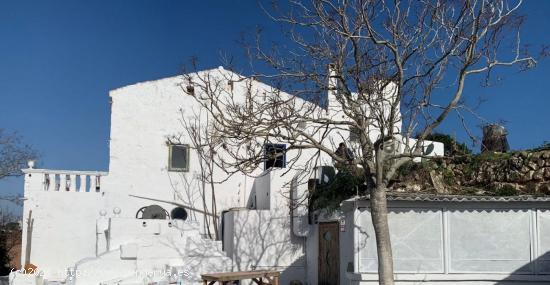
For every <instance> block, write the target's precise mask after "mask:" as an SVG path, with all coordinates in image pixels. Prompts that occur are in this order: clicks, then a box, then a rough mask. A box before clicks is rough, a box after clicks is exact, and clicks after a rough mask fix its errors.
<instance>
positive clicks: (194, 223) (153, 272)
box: [12, 68, 443, 284]
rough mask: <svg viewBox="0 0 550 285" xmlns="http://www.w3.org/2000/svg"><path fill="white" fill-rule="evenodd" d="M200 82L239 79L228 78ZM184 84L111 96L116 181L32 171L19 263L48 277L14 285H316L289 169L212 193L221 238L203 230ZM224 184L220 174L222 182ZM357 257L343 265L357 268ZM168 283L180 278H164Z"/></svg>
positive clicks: (202, 189) (166, 82)
mask: <svg viewBox="0 0 550 285" xmlns="http://www.w3.org/2000/svg"><path fill="white" fill-rule="evenodd" d="M204 73H211V74H213V75H215V76H220V75H224V76H229V77H233V76H236V77H238V75H236V74H233V73H231V72H229V71H226V70H224V69H223V68H219V69H214V70H208V71H204ZM183 81H184V80H183V78H182V77H180V76H176V77H170V78H165V79H160V80H155V81H148V82H143V83H138V84H135V85H130V86H126V87H122V88H119V89H116V90H113V91H111V92H110V94H109V95H110V97H111V100H112V103H111V110H112V112H111V134H110V162H109V171H108V172H94V171H69V170H49V169H34V168H32V167H30V168H29V169H25V170H24V172H25V203H24V225H23V254H22V256H23V257H22V259H23V260H22V263H23V264H26V263H32V264H34V265H36V266H37V267H38V270H39V271H40V272H43V276H42V277H39V278H37V279H35V277H32V276H28V275H22V274H13V275H12V281H13V282H14V283H13V284H22V283H25V282H30V283H31V284H32V283H34V282H37V281H38V282H40V280H43V279H45V280H49V281H65V282H72V283H76V284H100V283H102V284H115V283H116V284H143V283H150V282H158V281H166V282H169V281H170V282H175V281H176V279H178V278H180V279H182V278H183V279H184V280H192V281H194V282H197V281H199V280H198V278H199V276H200V273H207V272H219V271H241V270H253V269H266V268H269V269H277V270H280V271H282V272H283V275H282V284H288V283H289V281H290V280H300V281H301V282H302V283H304V284H305V283H307V284H317V280H319V277H318V276H319V275H318V274H319V272H318V271H319V270H318V269H319V267H318V264H317V256H318V253H317V252H318V251H319V250H320V249H318V246H319V241H318V238H317V237H318V236H319V232H318V231H319V230H321V229H318V226H317V225H316V224H313V225H310V224H309V223H308V217H307V215H308V213H307V207H305V206H304V205H298V206H297V207H291V206H290V205H291V203H292V201H291V199H289V195H290V194H291V195H292V197H293V198H300V197H301V196H303V195H304V193H306V192H307V189H302V188H304V187H306V186H300V187H296V188H294V189H290V188H291V185H292V183H290V182H291V181H292V178H293V177H295V176H296V175H297V174H298V173H297V172H294V171H291V172H289V173H286V170H287V169H285V168H284V162H283V168H270V169H267V170H266V169H258V170H257V171H256V172H255V176H254V177H251V176H247V175H244V174H242V173H241V174H238V173H237V174H235V175H233V176H231V177H229V178H228V179H227V180H224V181H223V183H221V184H216V185H215V193H216V204H217V206H216V207H217V211H216V212H215V213H213V214H214V215H216V216H218V217H219V218H218V219H217V227H215V226H214V225H213V224H212V219H211V218H210V219H209V221H210V225H207V224H206V223H205V218H204V216H203V215H204V214H205V213H207V216H208V217H211V215H212V214H208V213H211V212H212V197H211V192H210V190H209V189H210V188H209V186H208V185H205V184H204V183H202V179H201V174H202V172H201V167H200V163H199V157H198V155H197V153H196V151H194V150H193V149H191V147H190V144H191V143H190V138H189V134H188V133H187V132H186V131H185V130H184V127H183V125H182V121H185V120H189V119H190V118H193V116H194V118H199V120H204V118H205V117H204V115H203V114H202V113H201V110H200V107H199V105H198V103H197V102H196V101H195V99H194V98H192V97H190V96H186V95H185V94H184V92H182V86H183V84H185V82H183ZM249 83H250V84H253V88H255V89H257V90H272V88H271V87H269V86H267V85H265V84H262V83H260V82H258V81H255V80H252V81H249ZM241 87H242V86H241ZM241 87H239V85H238V83H232V84H231V88H236V90H239V89H238V88H241ZM243 92H244V89H243ZM237 93H238V92H237ZM282 95H283V96H289V97H291V95H288V94H284V93H283V94H282ZM332 96H333V95H332ZM295 100H297V101H300V102H302V103H305V102H304V101H302V100H301V99H299V98H296V99H295ZM332 103H333V102H331V94H329V106H331V105H332ZM307 104H309V103H307ZM197 114H200V115H198V117H197V116H196V115H197ZM372 135H373V136H375V135H376V131H373V134H372ZM345 136H346V137H347V136H349V134H345ZM281 143H284V142H281ZM434 145H435V151H433V152H432V154H442V153H443V146H442V145H441V144H439V143H434ZM292 155H293V154H292V152H289V153H287V156H288V157H287V159H288V158H289V157H292ZM303 157H304V159H306V160H307V155H305V156H303ZM321 160H322V164H325V165H330V164H331V163H332V162H331V160H330V159H327V158H323V157H322V158H321ZM298 163H301V162H298ZM283 173H286V174H285V175H282V174H283ZM224 175H225V173H224V172H223V171H222V170H221V169H218V168H216V169H215V170H214V177H216V178H220V177H224ZM306 188H307V187H306ZM151 205H155V206H154V207H148V206H151ZM182 209H183V210H182ZM184 210H185V211H184ZM164 216H166V218H164ZM170 217H171V218H170ZM349 226H351V223H348V224H346V225H345V227H349ZM345 227H343V230H345ZM215 230H217V232H218V234H219V239H218V240H216V239H215V238H214V237H215V233H214V231H215ZM209 232H210V235H208V233H209ZM337 232H338V231H337ZM348 232H349V231H348ZM342 240H343V239H342ZM343 252H347V251H343ZM349 253H350V255H346V256H347V257H345V258H352V257H353V253H352V251H350V252H349ZM340 264H341V265H342V268H344V267H345V268H346V270H347V269H349V268H347V267H346V266H348V265H345V263H344V262H341V263H340ZM346 270H344V271H342V272H343V273H342V274H340V275H339V279H340V283H342V284H345V283H348V282H349V280H350V279H349V278H348V277H346V275H345V274H344V273H345V272H346ZM167 271H168V272H172V273H178V274H174V275H179V277H177V276H176V277H174V276H172V277H167V276H166V272H167ZM347 271H349V270H347Z"/></svg>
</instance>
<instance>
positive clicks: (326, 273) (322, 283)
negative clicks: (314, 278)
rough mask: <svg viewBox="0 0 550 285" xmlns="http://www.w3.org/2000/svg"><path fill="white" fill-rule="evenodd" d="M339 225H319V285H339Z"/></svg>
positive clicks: (336, 223) (332, 223)
mask: <svg viewBox="0 0 550 285" xmlns="http://www.w3.org/2000/svg"><path fill="white" fill-rule="evenodd" d="M339 230H340V225H339V223H338V222H329V223H319V272H318V274H319V276H318V278H319V280H318V284H319V285H338V284H340V231H339Z"/></svg>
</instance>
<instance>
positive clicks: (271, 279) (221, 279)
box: [201, 270, 281, 285]
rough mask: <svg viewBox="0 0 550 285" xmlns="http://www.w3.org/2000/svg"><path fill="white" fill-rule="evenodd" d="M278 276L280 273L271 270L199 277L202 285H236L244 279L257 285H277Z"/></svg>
mask: <svg viewBox="0 0 550 285" xmlns="http://www.w3.org/2000/svg"><path fill="white" fill-rule="evenodd" d="M279 276H281V272H279V271H271V270H257V271H240V272H224V273H208V274H202V275H201V277H202V282H203V284H204V285H213V284H216V282H218V284H224V285H229V284H238V283H237V281H241V280H245V279H252V281H254V282H255V283H256V284H258V285H279Z"/></svg>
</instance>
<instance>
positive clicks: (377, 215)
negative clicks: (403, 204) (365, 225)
mask: <svg viewBox="0 0 550 285" xmlns="http://www.w3.org/2000/svg"><path fill="white" fill-rule="evenodd" d="M378 181H380V180H378ZM370 205H371V217H372V225H373V227H374V235H375V237H376V250H377V253H378V280H379V284H381V285H393V284H394V282H393V255H392V250H391V241H390V228H389V226H388V203H387V200H386V188H385V187H384V186H383V185H376V188H375V189H373V190H372V191H371V197H370Z"/></svg>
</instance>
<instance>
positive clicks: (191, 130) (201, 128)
mask: <svg viewBox="0 0 550 285" xmlns="http://www.w3.org/2000/svg"><path fill="white" fill-rule="evenodd" d="M181 115H182V119H181V123H182V125H183V128H184V130H185V132H186V133H187V136H188V138H189V142H190V146H191V149H193V150H194V151H195V153H196V154H197V156H198V164H199V168H200V173H199V175H200V177H199V180H200V184H201V185H200V188H201V193H200V195H201V201H202V207H203V210H204V211H205V212H206V213H210V214H211V215H203V216H204V225H205V228H206V232H207V234H208V236H209V237H210V238H215V239H219V233H218V219H217V207H216V191H215V190H216V184H218V183H219V182H218V181H217V180H216V179H214V175H215V174H214V171H215V168H216V165H215V161H214V155H215V149H216V148H217V143H216V141H215V140H214V138H213V137H212V136H211V134H210V132H209V130H208V125H209V124H210V121H209V116H208V113H207V112H206V111H204V110H199V111H198V113H193V114H192V115H189V114H185V113H183V111H182V114H181ZM207 191H209V192H210V197H211V201H210V205H208V201H207V197H208V196H207V195H206V192H207ZM209 208H210V209H209ZM210 225H212V228H213V230H214V235H212V233H211V231H210Z"/></svg>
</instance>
